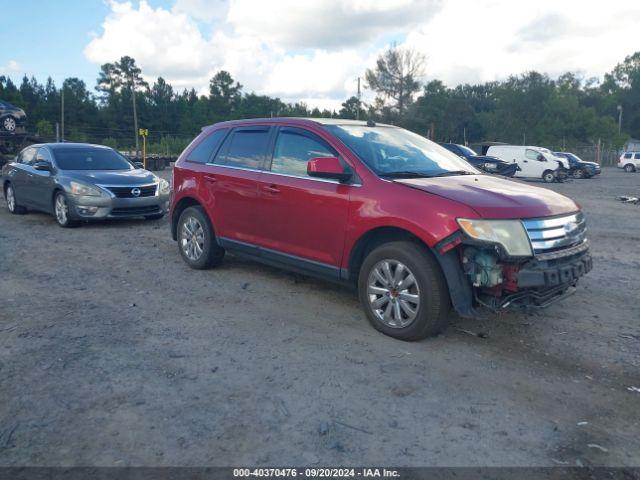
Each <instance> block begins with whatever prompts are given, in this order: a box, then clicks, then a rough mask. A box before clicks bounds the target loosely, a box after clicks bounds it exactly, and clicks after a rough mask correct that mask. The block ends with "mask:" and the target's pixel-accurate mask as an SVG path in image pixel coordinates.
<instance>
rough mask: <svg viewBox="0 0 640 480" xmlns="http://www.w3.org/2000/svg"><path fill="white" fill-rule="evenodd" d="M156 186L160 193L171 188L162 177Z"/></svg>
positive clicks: (167, 191)
mask: <svg viewBox="0 0 640 480" xmlns="http://www.w3.org/2000/svg"><path fill="white" fill-rule="evenodd" d="M158 188H159V189H160V193H162V194H164V193H169V191H170V190H171V185H169V182H167V181H166V180H165V179H164V178H161V179H160V183H159V184H158Z"/></svg>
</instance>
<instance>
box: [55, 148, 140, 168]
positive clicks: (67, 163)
mask: <svg viewBox="0 0 640 480" xmlns="http://www.w3.org/2000/svg"><path fill="white" fill-rule="evenodd" d="M53 153H54V156H55V158H56V163H57V164H58V168H60V169H61V170H133V168H134V167H133V165H132V164H131V163H130V162H129V161H128V160H127V159H126V158H124V157H123V156H122V155H120V154H119V153H118V152H116V151H115V150H111V149H110V148H56V149H55V150H54V152H53Z"/></svg>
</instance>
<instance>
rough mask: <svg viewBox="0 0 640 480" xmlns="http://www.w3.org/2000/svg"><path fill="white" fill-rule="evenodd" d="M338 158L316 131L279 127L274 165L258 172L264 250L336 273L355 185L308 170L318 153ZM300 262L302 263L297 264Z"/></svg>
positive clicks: (321, 155) (274, 151)
mask: <svg viewBox="0 0 640 480" xmlns="http://www.w3.org/2000/svg"><path fill="white" fill-rule="evenodd" d="M325 156H326V157H338V153H337V152H336V150H335V149H334V148H333V147H331V146H330V145H329V144H328V143H327V142H326V141H325V140H324V139H322V138H320V137H319V136H317V135H316V134H314V133H312V132H310V131H308V130H305V129H302V128H292V127H281V128H279V131H278V133H277V137H276V141H275V144H274V150H273V158H272V161H271V165H270V167H269V168H267V169H266V171H265V172H263V173H261V174H260V178H259V182H258V184H259V190H260V197H261V202H260V216H259V219H258V220H259V222H260V237H259V239H258V244H259V245H260V246H261V247H263V249H262V253H261V255H263V256H268V255H269V254H272V255H274V256H275V257H276V259H277V260H280V261H285V262H287V261H288V262H290V263H292V265H293V266H300V267H302V268H310V269H312V270H316V271H318V272H320V273H325V274H329V275H336V276H337V275H338V273H339V265H340V263H341V261H342V254H343V249H344V238H345V229H346V223H347V215H348V209H349V194H350V192H351V189H353V188H357V187H354V186H352V185H346V184H341V183H339V182H338V181H335V180H325V179H319V178H312V177H309V176H308V175H307V162H308V161H309V160H310V159H311V158H315V157H325ZM296 264H299V265H296Z"/></svg>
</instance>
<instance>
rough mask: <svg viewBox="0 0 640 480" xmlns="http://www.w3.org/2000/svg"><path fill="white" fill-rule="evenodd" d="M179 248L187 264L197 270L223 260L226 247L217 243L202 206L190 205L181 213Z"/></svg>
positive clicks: (212, 265)
mask: <svg viewBox="0 0 640 480" xmlns="http://www.w3.org/2000/svg"><path fill="white" fill-rule="evenodd" d="M178 248H179V249H180V255H182V258H183V259H184V261H185V262H187V265H189V266H190V267H191V268H195V269H197V270H204V269H206V268H210V267H214V266H216V265H218V264H220V262H222V258H223V257H224V248H222V247H220V246H218V245H217V243H216V241H215V234H214V232H213V227H212V226H211V222H210V221H209V217H208V216H207V213H206V212H205V211H204V209H203V208H202V207H199V206H194V207H189V208H187V209H185V210H184V212H182V214H181V215H180V218H179V220H178Z"/></svg>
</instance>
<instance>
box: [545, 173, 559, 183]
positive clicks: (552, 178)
mask: <svg viewBox="0 0 640 480" xmlns="http://www.w3.org/2000/svg"><path fill="white" fill-rule="evenodd" d="M542 180H544V181H545V183H553V182H555V181H556V176H555V175H554V174H553V171H551V170H545V171H544V173H543V174H542Z"/></svg>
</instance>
